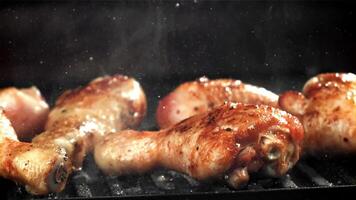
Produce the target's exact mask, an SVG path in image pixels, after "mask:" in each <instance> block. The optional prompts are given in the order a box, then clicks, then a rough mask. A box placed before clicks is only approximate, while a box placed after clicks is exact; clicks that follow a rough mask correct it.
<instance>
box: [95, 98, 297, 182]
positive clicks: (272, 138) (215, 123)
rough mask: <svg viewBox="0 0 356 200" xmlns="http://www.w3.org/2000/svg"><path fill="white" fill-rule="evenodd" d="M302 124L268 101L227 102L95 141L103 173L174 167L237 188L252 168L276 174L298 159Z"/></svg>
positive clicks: (96, 154)
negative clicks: (160, 126)
mask: <svg viewBox="0 0 356 200" xmlns="http://www.w3.org/2000/svg"><path fill="white" fill-rule="evenodd" d="M302 139H303V127H302V125H301V124H300V122H299V121H298V119H297V118H296V117H294V116H292V115H290V114H288V113H286V112H284V111H281V110H279V109H276V108H273V107H270V106H266V105H245V104H234V103H229V104H226V105H222V106H220V107H217V108H215V109H213V110H212V111H210V112H209V113H204V114H199V115H195V116H193V117H191V118H188V119H186V120H184V121H182V122H180V123H178V124H176V125H174V126H172V127H170V128H168V129H164V130H161V131H157V132H149V131H144V132H137V131H133V130H126V131H121V132H117V133H113V134H108V135H106V136H105V138H104V140H102V141H101V142H100V143H99V144H98V145H96V146H95V150H94V158H95V161H96V163H97V165H98V166H99V168H100V169H102V170H103V171H104V172H105V173H106V174H110V175H124V174H129V173H144V172H147V171H149V170H152V169H154V168H155V167H165V168H169V169H174V170H177V171H180V172H183V173H187V174H188V175H190V176H192V177H194V178H196V179H198V180H207V179H219V178H223V179H225V180H226V181H227V182H228V184H229V185H230V186H232V187H234V188H238V187H240V186H241V185H243V184H244V183H246V182H247V181H248V180H249V174H250V173H256V172H262V173H264V174H265V175H267V176H272V177H279V176H282V175H283V174H285V173H286V172H287V170H288V169H290V168H291V167H292V166H293V165H294V164H295V163H296V161H297V160H298V158H299V152H300V143H301V141H302Z"/></svg>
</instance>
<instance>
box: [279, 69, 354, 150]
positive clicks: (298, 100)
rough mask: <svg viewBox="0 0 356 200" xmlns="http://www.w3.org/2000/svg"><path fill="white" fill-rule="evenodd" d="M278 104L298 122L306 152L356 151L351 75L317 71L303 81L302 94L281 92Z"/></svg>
mask: <svg viewBox="0 0 356 200" xmlns="http://www.w3.org/2000/svg"><path fill="white" fill-rule="evenodd" d="M279 105H280V107H281V108H282V109H284V110H286V111H287V112H289V113H291V114H293V115H295V116H297V117H298V118H299V119H300V121H301V122H302V124H303V126H304V130H305V140H304V148H303V149H304V150H305V152H306V153H331V154H340V153H342V154H347V153H356V117H355V116H356V75H355V74H352V73H325V74H319V75H317V76H315V77H313V78H311V79H309V80H308V81H307V82H306V84H305V85H304V88H303V93H300V92H296V91H287V92H285V93H283V94H281V95H280V98H279Z"/></svg>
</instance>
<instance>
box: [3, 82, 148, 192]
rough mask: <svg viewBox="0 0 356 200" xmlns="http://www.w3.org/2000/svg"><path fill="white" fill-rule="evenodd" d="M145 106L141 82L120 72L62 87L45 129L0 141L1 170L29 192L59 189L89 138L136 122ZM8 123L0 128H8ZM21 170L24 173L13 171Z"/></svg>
mask: <svg viewBox="0 0 356 200" xmlns="http://www.w3.org/2000/svg"><path fill="white" fill-rule="evenodd" d="M145 112H146V97H145V94H144V93H143V90H142V88H141V86H140V85H139V83H138V82H137V81H135V80H134V79H132V78H129V77H126V76H121V75H115V76H106V77H101V78H98V79H96V80H94V81H92V82H90V83H89V84H88V85H87V86H85V87H83V88H79V89H76V90H72V91H67V92H65V93H64V94H63V95H62V96H60V97H59V98H58V100H57V102H56V105H55V107H54V108H53V109H52V110H51V112H50V114H49V118H48V121H47V123H46V128H45V129H46V131H45V132H43V133H41V134H39V135H37V136H36V137H35V138H33V140H32V143H19V142H16V141H15V140H14V138H12V140H10V139H7V138H5V139H4V141H3V142H1V143H0V150H1V152H0V153H2V155H4V156H3V158H1V159H5V160H3V161H2V162H1V163H0V165H1V166H0V167H3V168H5V169H4V170H3V172H1V175H2V176H3V177H5V178H9V179H12V180H14V181H18V182H19V183H22V184H25V185H26V189H27V190H28V191H29V192H30V193H33V194H47V193H49V192H59V191H62V190H63V189H64V187H65V184H66V181H67V177H68V176H69V175H70V173H71V172H72V170H73V169H80V168H81V166H82V162H83V159H84V157H85V155H86V154H87V153H88V152H90V151H91V150H92V149H93V145H94V143H97V142H98V141H100V140H101V138H102V137H103V136H104V135H105V134H106V133H108V132H113V131H118V130H121V129H125V128H129V127H135V126H137V125H138V124H139V123H140V122H141V120H142V119H143V116H144V115H145ZM0 128H1V127H0ZM8 129H9V128H6V127H5V128H4V129H3V130H7V132H9V131H8ZM7 135H10V136H11V135H13V134H7ZM14 141H15V142H14ZM13 143H14V144H15V145H12V144H13ZM17 145H18V146H17ZM22 146H24V147H22ZM18 151H19V153H17V152H18ZM13 152H14V153H13ZM57 152H60V153H61V154H60V155H62V154H63V155H65V157H62V160H64V161H65V163H66V164H62V163H63V162H64V161H63V162H59V164H58V162H57V160H58V159H59V158H57V157H56V155H58V153H57ZM14 155H16V156H14ZM56 158H57V159H56ZM64 158H65V159H64ZM8 163H16V164H11V165H9V164H8ZM67 163H68V164H67ZM7 166H10V167H7ZM26 166H30V167H29V168H26ZM55 166H61V167H60V168H58V167H57V168H56V167H55ZM53 168H54V169H58V170H55V172H56V173H53V172H52V171H53V170H52V171H51V170H50V169H53ZM28 170H32V171H28ZM22 171H24V173H27V175H28V176H27V175H26V176H22V175H21V176H20V175H17V174H18V173H22ZM57 171H59V172H57ZM53 174H55V175H53ZM30 175H34V177H38V178H32V176H30Z"/></svg>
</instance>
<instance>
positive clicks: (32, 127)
mask: <svg viewBox="0 0 356 200" xmlns="http://www.w3.org/2000/svg"><path fill="white" fill-rule="evenodd" d="M0 108H2V109H3V111H4V113H5V115H6V117H7V118H8V119H9V120H10V121H11V124H12V126H13V128H14V129H15V132H16V135H17V137H18V138H19V139H20V140H28V141H30V140H31V139H32V138H33V137H34V136H35V134H38V133H40V132H41V131H43V128H44V125H45V123H46V120H47V117H48V113H49V107H48V104H47V103H46V101H45V100H44V98H43V97H42V95H41V93H40V91H39V90H38V89H37V88H36V87H31V88H25V89H17V88H14V87H9V88H4V89H1V90H0Z"/></svg>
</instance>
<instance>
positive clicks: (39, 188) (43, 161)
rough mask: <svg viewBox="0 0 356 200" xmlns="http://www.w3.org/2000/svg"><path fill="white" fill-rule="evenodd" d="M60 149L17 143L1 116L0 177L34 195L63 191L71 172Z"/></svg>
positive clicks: (0, 114) (8, 125) (9, 124)
mask: <svg viewBox="0 0 356 200" xmlns="http://www.w3.org/2000/svg"><path fill="white" fill-rule="evenodd" d="M69 166H70V162H69V161H68V159H67V157H66V154H65V151H64V149H63V148H60V147H58V146H54V145H48V144H32V143H26V142H19V141H18V140H17V137H16V134H15V131H14V129H13V128H12V126H11V123H10V121H9V120H8V119H7V117H6V116H5V115H4V113H3V112H2V111H1V113H0V176H1V177H4V178H7V179H11V180H13V181H16V182H18V183H21V184H23V185H25V186H26V189H27V190H28V191H30V192H31V193H33V194H44V193H47V192H48V191H49V190H50V191H52V192H59V191H60V190H61V189H63V187H64V184H65V182H66V179H67V177H68V176H67V174H68V173H69V170H70V167H69Z"/></svg>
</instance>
